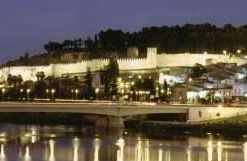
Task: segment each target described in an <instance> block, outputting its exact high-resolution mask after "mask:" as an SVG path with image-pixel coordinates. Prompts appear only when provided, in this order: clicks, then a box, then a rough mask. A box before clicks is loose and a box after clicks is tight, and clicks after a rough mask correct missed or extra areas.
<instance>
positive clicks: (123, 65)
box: [118, 58, 153, 70]
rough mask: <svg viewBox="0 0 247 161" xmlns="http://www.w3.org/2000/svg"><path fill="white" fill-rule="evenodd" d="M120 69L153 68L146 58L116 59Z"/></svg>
mask: <svg viewBox="0 0 247 161" xmlns="http://www.w3.org/2000/svg"><path fill="white" fill-rule="evenodd" d="M118 65H119V69H120V70H137V69H150V68H153V66H152V64H149V63H148V59H146V58H142V59H118Z"/></svg>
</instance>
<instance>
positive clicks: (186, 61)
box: [157, 54, 247, 67]
mask: <svg viewBox="0 0 247 161" xmlns="http://www.w3.org/2000/svg"><path fill="white" fill-rule="evenodd" d="M209 60H211V61H210V62H212V63H219V62H225V63H238V65H240V64H245V63H247V61H246V60H245V59H241V58H240V57H234V56H232V57H230V56H229V55H224V54H159V55H157V66H158V67H176V66H187V67H191V66H194V65H195V64H196V63H199V64H201V65H206V64H207V62H208V61H209Z"/></svg>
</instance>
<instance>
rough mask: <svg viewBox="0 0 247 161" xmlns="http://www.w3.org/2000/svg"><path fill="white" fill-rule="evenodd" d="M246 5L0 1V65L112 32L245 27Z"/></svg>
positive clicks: (214, 0)
mask: <svg viewBox="0 0 247 161" xmlns="http://www.w3.org/2000/svg"><path fill="white" fill-rule="evenodd" d="M246 8H247V0H0V63H3V62H5V61H6V60H9V59H14V58H17V57H19V56H20V55H24V53H25V52H29V53H31V54H35V53H39V52H42V51H44V50H43V44H44V43H46V42H48V41H62V40H64V39H70V38H71V39H73V38H78V37H83V38H85V37H87V36H92V35H93V34H94V33H96V32H99V31H100V30H103V29H107V28H113V29H122V30H124V31H137V30H140V29H141V28H142V27H145V26H152V25H160V26H161V25H169V26H170V25H176V24H179V25H183V24H185V23H204V22H210V23H214V24H216V25H218V26H222V25H223V24H226V23H232V24H234V25H235V26H239V25H243V24H247V9H246Z"/></svg>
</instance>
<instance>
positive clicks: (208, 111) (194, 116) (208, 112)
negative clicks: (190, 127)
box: [189, 107, 247, 121]
mask: <svg viewBox="0 0 247 161" xmlns="http://www.w3.org/2000/svg"><path fill="white" fill-rule="evenodd" d="M199 111H201V117H199ZM217 113H219V114H220V116H217ZM243 114H247V108H243V107H242V108H235V107H193V108H190V109H189V121H202V120H209V119H217V118H222V117H231V116H237V115H243Z"/></svg>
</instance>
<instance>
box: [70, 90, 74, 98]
mask: <svg viewBox="0 0 247 161" xmlns="http://www.w3.org/2000/svg"><path fill="white" fill-rule="evenodd" d="M70 92H71V99H72V100H73V99H74V90H73V89H71V90H70Z"/></svg>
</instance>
